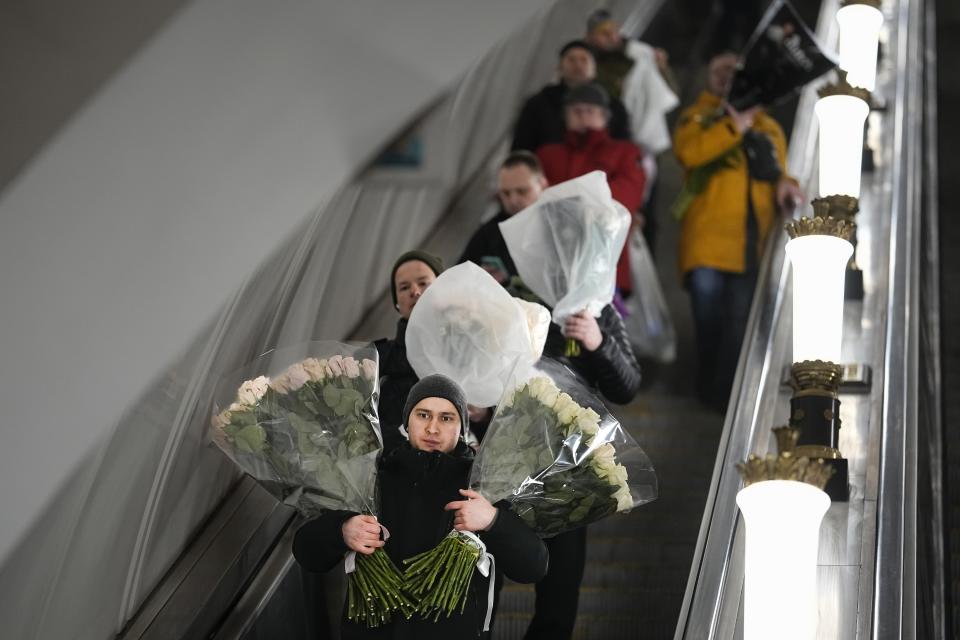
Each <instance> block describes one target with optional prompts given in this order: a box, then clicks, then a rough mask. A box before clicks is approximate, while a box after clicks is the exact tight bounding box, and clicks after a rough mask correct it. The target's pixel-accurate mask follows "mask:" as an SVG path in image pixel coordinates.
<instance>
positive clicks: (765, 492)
mask: <svg viewBox="0 0 960 640" xmlns="http://www.w3.org/2000/svg"><path fill="white" fill-rule="evenodd" d="M737 506H738V507H740V511H741V512H742V513H743V519H744V522H745V523H746V549H745V554H744V585H743V639H744V640H769V639H770V638H777V640H813V638H814V637H815V636H816V632H817V623H818V612H817V610H818V606H817V552H818V550H819V548H820V522H821V521H822V520H823V515H824V514H825V513H826V512H827V509H828V508H830V498H829V497H828V496H827V494H826V493H824V492H823V491H821V490H820V489H818V488H816V487H814V486H813V485H810V484H807V483H805V482H796V481H793V480H765V481H763V482H757V483H754V484H751V485H750V486H749V487H746V488H744V489H741V490H740V492H739V493H738V494H737Z"/></svg>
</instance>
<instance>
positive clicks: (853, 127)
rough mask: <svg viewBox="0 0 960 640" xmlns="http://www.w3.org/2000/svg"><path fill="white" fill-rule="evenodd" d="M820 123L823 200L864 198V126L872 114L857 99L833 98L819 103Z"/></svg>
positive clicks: (818, 118)
mask: <svg viewBox="0 0 960 640" xmlns="http://www.w3.org/2000/svg"><path fill="white" fill-rule="evenodd" d="M814 111H815V112H816V114H817V120H818V121H819V123H820V197H825V196H838V195H843V196H850V197H853V198H859V197H860V173H861V164H862V161H863V125H864V123H865V122H866V120H867V115H869V113H870V107H869V106H868V105H867V103H866V102H864V101H863V100H861V99H860V98H857V97H855V96H846V95H833V96H826V97H823V98H820V99H819V100H817V104H816V106H815V107H814Z"/></svg>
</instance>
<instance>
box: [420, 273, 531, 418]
mask: <svg viewBox="0 0 960 640" xmlns="http://www.w3.org/2000/svg"><path fill="white" fill-rule="evenodd" d="M549 328H550V314H549V312H548V311H547V310H546V309H545V308H544V307H542V306H541V305H538V304H535V303H532V302H526V301H524V300H519V299H517V298H514V297H512V296H511V295H510V294H509V293H507V292H506V291H505V290H504V288H503V287H502V286H501V285H500V284H499V283H498V282H497V281H496V280H494V279H493V277H492V276H491V275H490V274H489V273H487V272H486V271H484V270H483V269H481V268H480V267H478V266H477V265H475V264H473V263H472V262H465V263H463V264H458V265H457V266H455V267H452V268H450V269H447V270H446V271H444V272H443V273H442V274H441V275H440V276H439V277H438V278H437V279H436V281H435V282H434V283H433V284H431V285H430V288H429V289H427V291H426V292H425V293H424V294H423V297H422V298H420V300H419V301H418V302H417V306H416V307H414V309H413V313H411V314H410V322H409V324H408V325H407V333H406V344H407V359H408V360H410V365H411V366H412V367H413V369H414V371H416V372H417V375H419V376H420V377H423V376H425V375H428V374H431V373H441V374H443V375H445V376H447V377H449V378H451V379H453V380H455V381H456V382H457V384H459V385H460V386H461V387H462V388H463V391H464V393H465V394H466V396H467V402H469V403H470V404H473V405H476V406H478V407H491V406H493V405H495V404H496V403H497V402H498V401H499V400H500V396H501V395H502V394H503V381H504V380H506V379H507V377H508V376H509V375H510V372H511V371H512V370H513V367H514V365H515V363H516V362H517V361H518V360H519V361H521V362H525V363H527V364H533V363H534V362H536V361H537V360H538V359H539V358H540V355H541V354H542V353H543V345H544V343H545V342H546V339H547V331H548V330H549Z"/></svg>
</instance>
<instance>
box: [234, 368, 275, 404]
mask: <svg viewBox="0 0 960 640" xmlns="http://www.w3.org/2000/svg"><path fill="white" fill-rule="evenodd" d="M269 384H270V378H268V377H266V376H259V377H257V378H254V379H253V380H247V381H246V382H244V383H243V384H242V385H240V389H239V390H238V391H237V400H239V401H240V402H242V403H243V404H245V405H247V406H248V407H252V406H253V405H255V404H257V402H259V401H260V398H262V397H263V394H265V393H266V392H267V388H268V386H269Z"/></svg>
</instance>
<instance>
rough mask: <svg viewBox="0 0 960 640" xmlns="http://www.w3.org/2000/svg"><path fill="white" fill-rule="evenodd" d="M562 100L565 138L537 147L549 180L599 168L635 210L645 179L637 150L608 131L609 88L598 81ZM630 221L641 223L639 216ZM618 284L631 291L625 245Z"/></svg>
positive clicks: (555, 181) (619, 198)
mask: <svg viewBox="0 0 960 640" xmlns="http://www.w3.org/2000/svg"><path fill="white" fill-rule="evenodd" d="M564 104H565V107H564V118H565V120H566V127H567V131H566V134H565V135H564V140H563V142H559V143H556V144H545V145H543V146H542V147H540V148H539V149H537V156H538V157H539V158H540V163H541V164H542V165H543V173H544V175H545V176H546V178H547V182H549V183H550V184H559V183H561V182H565V181H567V180H572V179H573V178H577V177H580V176H582V175H584V174H586V173H590V172H591V171H596V170H598V169H599V170H600V171H603V172H605V173H606V174H607V183H608V184H609V185H610V192H611V194H612V195H613V198H614V200H616V201H617V202H619V203H620V204H622V205H623V206H624V207H626V208H627V211H629V212H630V213H632V214H638V212H639V209H640V204H641V202H643V187H644V183H645V182H646V177H645V176H644V173H643V169H642V168H641V167H640V149H639V147H637V145H635V144H633V143H632V142H629V141H626V140H614V139H613V138H611V137H610V135H609V134H608V133H607V122H608V121H609V119H610V107H609V105H610V99H609V97H608V96H607V92H606V91H604V90H603V88H602V87H600V86H599V85H596V84H592V83H590V84H584V85H580V86H579V87H576V88H574V89H571V90H570V91H569V92H568V93H567V96H566V98H565V100H564ZM634 219H635V220H636V221H637V222H639V223H641V224H642V217H635V218H634ZM617 288H618V289H620V291H622V292H623V293H624V294H628V293H629V292H630V291H631V289H632V286H631V283H630V261H629V257H628V255H627V245H624V248H623V253H622V254H621V256H620V262H619V264H618V265H617Z"/></svg>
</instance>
